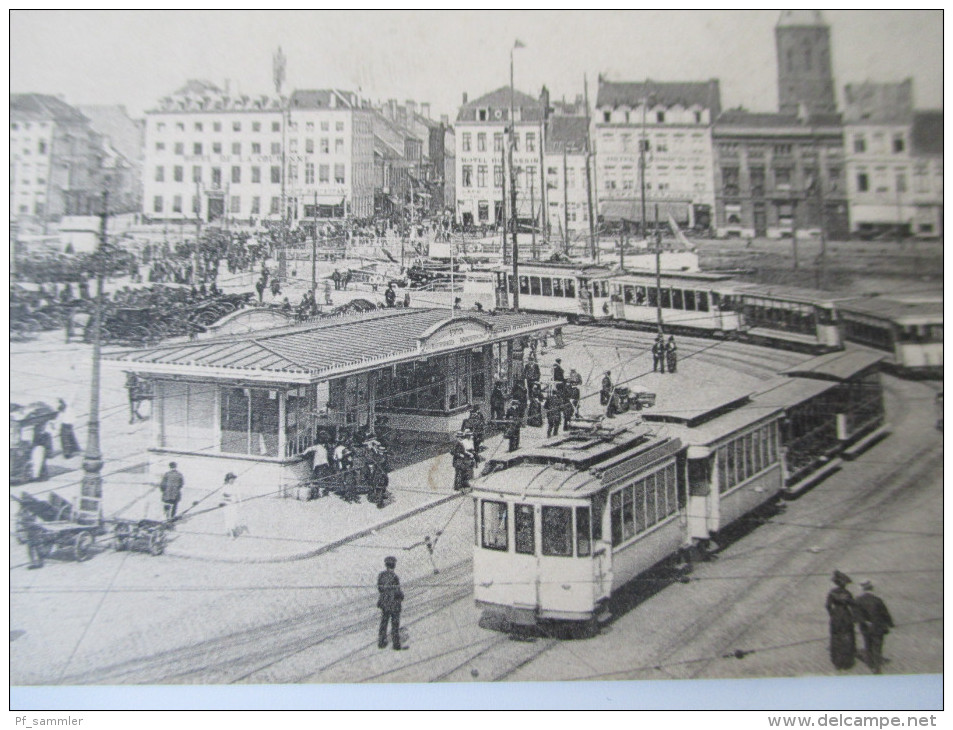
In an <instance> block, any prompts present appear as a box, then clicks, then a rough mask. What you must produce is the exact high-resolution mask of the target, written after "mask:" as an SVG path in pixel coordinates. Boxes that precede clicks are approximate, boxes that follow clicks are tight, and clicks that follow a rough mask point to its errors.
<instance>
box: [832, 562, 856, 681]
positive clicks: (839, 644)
mask: <svg viewBox="0 0 953 730" xmlns="http://www.w3.org/2000/svg"><path fill="white" fill-rule="evenodd" d="M831 580H832V581H833V582H834V585H835V586H836V588H833V589H831V592H830V593H828V594H827V614H828V616H829V618H830V633H831V644H830V653H831V663H832V664H833V665H834V666H835V667H836V668H837V669H850V668H851V667H852V666H854V658H855V655H856V652H857V645H856V638H855V636H854V611H855V604H854V596H853V595H852V594H851V592H850V591H849V590H847V586H848V584H849V583H850V582H851V580H850V578H849V577H848V576H847V575H845V574H844V573H841V572H840V571H839V570H835V571H834V575H833V576H832V577H831Z"/></svg>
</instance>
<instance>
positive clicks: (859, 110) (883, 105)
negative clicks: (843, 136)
mask: <svg viewBox="0 0 953 730" xmlns="http://www.w3.org/2000/svg"><path fill="white" fill-rule="evenodd" d="M912 115H913V79H912V78H908V79H904V80H903V81H901V82H899V83H892V82H887V83H880V82H874V81H864V82H862V83H859V84H847V85H846V86H844V119H845V120H846V121H848V122H868V123H891V122H893V123H898V122H899V123H902V124H908V123H909V122H910V119H911V116H912Z"/></svg>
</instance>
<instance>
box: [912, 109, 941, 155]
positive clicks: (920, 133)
mask: <svg viewBox="0 0 953 730" xmlns="http://www.w3.org/2000/svg"><path fill="white" fill-rule="evenodd" d="M911 137H912V138H913V153H914V154H915V155H942V154H943V111H942V110H931V111H919V112H914V114H913V133H912V134H911Z"/></svg>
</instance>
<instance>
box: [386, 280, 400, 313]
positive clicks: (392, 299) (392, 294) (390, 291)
mask: <svg viewBox="0 0 953 730" xmlns="http://www.w3.org/2000/svg"><path fill="white" fill-rule="evenodd" d="M384 301H385V302H386V303H387V306H388V307H393V306H395V305H396V304H397V292H396V291H394V283H393V282H391V283H390V284H388V285H387V291H385V292H384Z"/></svg>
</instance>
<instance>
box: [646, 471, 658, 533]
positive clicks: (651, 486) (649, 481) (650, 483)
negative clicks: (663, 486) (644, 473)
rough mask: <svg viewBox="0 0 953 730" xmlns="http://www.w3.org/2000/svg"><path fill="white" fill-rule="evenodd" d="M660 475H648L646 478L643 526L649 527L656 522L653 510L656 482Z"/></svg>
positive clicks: (656, 518) (654, 510) (656, 517)
mask: <svg viewBox="0 0 953 730" xmlns="http://www.w3.org/2000/svg"><path fill="white" fill-rule="evenodd" d="M659 476H661V475H660V474H658V473H656V474H650V475H649V476H648V477H646V479H645V481H644V483H645V526H646V527H651V526H652V525H654V524H655V523H656V522H658V514H657V512H656V509H655V503H656V499H655V495H656V491H657V482H658V477H659Z"/></svg>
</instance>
